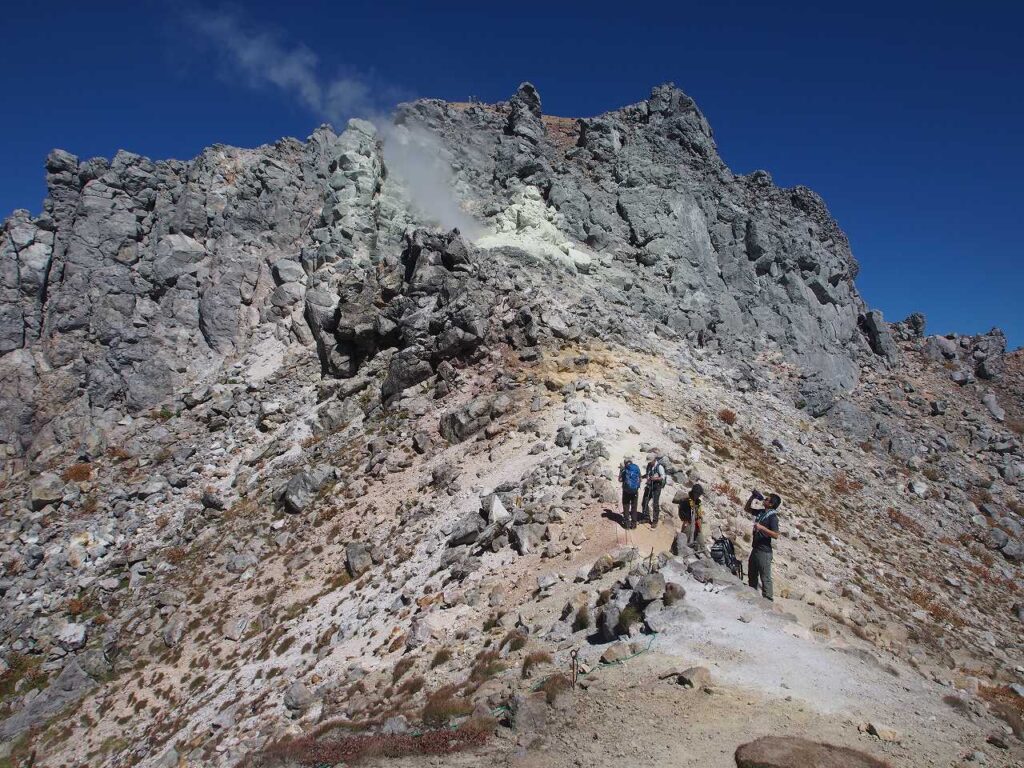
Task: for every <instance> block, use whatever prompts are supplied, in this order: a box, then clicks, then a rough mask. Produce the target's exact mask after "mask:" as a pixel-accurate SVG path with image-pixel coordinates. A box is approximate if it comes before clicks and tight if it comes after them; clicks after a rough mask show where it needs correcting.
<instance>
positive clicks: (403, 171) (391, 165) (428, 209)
mask: <svg viewBox="0 0 1024 768" xmlns="http://www.w3.org/2000/svg"><path fill="white" fill-rule="evenodd" d="M377 125H378V127H379V130H380V132H381V138H382V139H383V140H384V163H385V164H386V165H387V167H388V170H389V171H391V172H392V173H394V174H395V175H396V176H398V178H399V179H401V181H402V184H403V186H404V187H405V188H406V189H407V190H408V192H409V197H410V198H411V199H412V201H413V203H414V204H415V205H416V206H417V207H418V208H419V209H420V210H421V211H422V212H423V213H424V214H425V215H426V216H427V217H429V218H430V219H433V220H435V221H437V222H438V223H439V224H441V225H442V226H444V227H446V228H452V227H458V229H459V231H460V232H461V233H462V234H463V235H464V236H465V237H466V238H467V239H469V240H475V239H476V238H477V237H479V236H480V235H481V234H483V228H482V227H481V226H480V224H479V222H477V221H476V220H475V219H474V218H473V217H472V216H470V215H469V213H467V212H466V211H465V210H463V208H462V207H461V206H460V205H459V201H458V200H457V199H456V198H455V193H454V187H455V179H454V177H453V175H452V165H451V161H450V159H449V157H450V155H449V152H448V150H447V149H446V148H445V147H444V146H443V145H442V144H441V142H440V141H439V140H438V138H437V137H436V136H435V135H434V134H432V133H430V132H429V131H425V130H423V129H420V128H415V127H408V126H405V125H394V124H393V123H392V122H391V121H387V122H385V121H380V122H378V123H377Z"/></svg>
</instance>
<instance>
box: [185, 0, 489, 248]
mask: <svg viewBox="0 0 1024 768" xmlns="http://www.w3.org/2000/svg"><path fill="white" fill-rule="evenodd" d="M185 20H186V22H187V23H188V24H189V26H190V27H191V28H192V29H194V30H195V31H196V32H197V33H198V34H199V37H201V38H203V39H205V40H207V41H208V42H209V43H211V44H212V46H213V49H214V51H215V52H216V54H217V55H218V56H220V57H222V58H224V59H225V60H226V62H227V63H228V64H229V65H230V66H231V67H232V68H234V69H236V70H237V71H238V72H239V73H241V74H242V75H243V76H244V77H245V80H246V82H247V83H248V84H249V85H250V86H252V87H259V86H266V85H271V86H273V87H275V88H278V89H279V90H281V91H283V92H284V93H286V94H287V95H288V96H289V97H290V98H292V99H294V100H295V101H297V102H298V103H300V104H302V105H303V106H304V107H306V108H307V109H309V110H310V111H311V112H313V113H315V114H316V115H317V116H318V117H321V118H324V119H326V120H329V121H331V122H332V123H333V124H334V125H335V126H336V127H339V128H340V127H341V126H343V125H344V124H345V121H346V120H347V119H348V118H350V117H366V118H367V119H369V120H370V121H372V122H373V123H374V124H375V125H376V126H377V131H378V133H379V135H380V136H381V138H382V139H383V142H384V162H385V165H386V166H387V168H388V171H389V172H390V173H392V174H394V175H395V177H397V179H398V180H399V181H401V183H402V185H403V186H404V187H405V188H406V190H407V191H408V193H409V197H410V200H411V202H412V204H413V205H414V206H415V207H416V208H417V209H419V211H420V212H421V213H422V214H423V215H425V216H426V217H427V218H428V219H431V220H433V222H434V223H436V224H439V225H440V226H442V227H446V228H449V229H450V228H452V227H458V228H459V230H460V231H461V232H462V234H463V235H464V236H465V237H466V238H468V239H476V238H477V237H478V236H479V235H481V234H482V232H483V230H482V227H481V226H480V224H479V223H477V222H476V221H475V220H474V219H473V218H472V217H471V216H470V215H469V214H468V213H467V212H466V211H464V210H463V209H462V208H461V207H460V206H459V203H458V201H457V200H456V197H455V193H454V178H453V175H452V169H451V154H450V153H449V152H448V151H447V150H446V149H445V148H444V147H443V146H442V145H441V143H440V142H439V141H438V140H437V138H436V137H435V136H433V135H432V134H430V133H428V132H426V131H424V130H422V129H416V128H408V127H406V126H396V125H393V124H392V122H391V119H390V118H389V117H386V116H382V115H385V113H386V111H387V109H386V107H385V104H394V103H396V102H397V101H398V100H399V99H400V94H399V93H398V92H397V91H396V90H395V89H393V88H388V87H383V86H381V85H379V84H375V83H371V82H370V80H369V79H368V78H366V77H361V76H345V77H336V78H333V79H331V78H326V77H323V76H322V75H321V71H320V69H321V68H320V63H319V60H318V59H317V56H316V55H315V54H314V53H313V52H312V51H310V50H309V49H308V48H306V47H305V46H302V45H297V46H289V45H285V44H283V43H282V42H281V41H280V40H278V39H277V38H276V37H275V36H274V35H272V34H269V33H267V32H265V31H262V30H257V29H252V28H251V26H249V25H247V24H244V23H242V22H241V21H240V20H239V19H238V18H237V17H235V16H234V15H232V14H228V13H223V12H214V13H196V12H193V13H190V14H187V15H186V18H185Z"/></svg>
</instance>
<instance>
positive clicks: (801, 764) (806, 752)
mask: <svg viewBox="0 0 1024 768" xmlns="http://www.w3.org/2000/svg"><path fill="white" fill-rule="evenodd" d="M736 768H891V766H890V765H889V764H888V763H885V762H882V761H881V760H878V759H876V758H874V757H871V756H870V755H867V754H865V753H863V752H858V751H857V750H855V749H850V748H849V747H837V746H833V745H832V744H823V743H821V742H817V741H809V740H808V739H802V738H798V737H795V736H763V737H761V738H760V739H757V740H756V741H752V742H750V743H748V744H744V745H742V746H741V747H740V748H739V749H737V750H736Z"/></svg>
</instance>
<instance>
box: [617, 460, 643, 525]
mask: <svg viewBox="0 0 1024 768" xmlns="http://www.w3.org/2000/svg"><path fill="white" fill-rule="evenodd" d="M619 482H620V483H622V525H623V527H625V528H627V529H628V528H636V501H637V498H636V497H637V494H638V493H639V492H640V467H638V466H637V465H636V464H634V463H633V460H632V459H631V458H629V456H627V457H625V458H624V459H623V460H622V466H621V467H620V468H619Z"/></svg>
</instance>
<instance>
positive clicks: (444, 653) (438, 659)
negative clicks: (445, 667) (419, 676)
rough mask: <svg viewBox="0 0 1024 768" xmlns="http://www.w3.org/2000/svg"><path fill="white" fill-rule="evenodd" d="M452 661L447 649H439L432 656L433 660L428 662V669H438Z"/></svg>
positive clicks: (450, 653)
mask: <svg viewBox="0 0 1024 768" xmlns="http://www.w3.org/2000/svg"><path fill="white" fill-rule="evenodd" d="M451 660H452V652H451V650H449V649H448V648H447V647H445V648H441V649H439V650H438V651H437V653H435V654H434V658H432V659H431V660H430V668H431V669H435V668H437V667H440V666H441V665H442V664H447V663H448V662H449V661H451Z"/></svg>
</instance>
